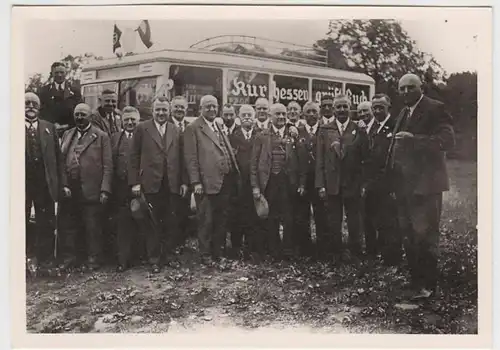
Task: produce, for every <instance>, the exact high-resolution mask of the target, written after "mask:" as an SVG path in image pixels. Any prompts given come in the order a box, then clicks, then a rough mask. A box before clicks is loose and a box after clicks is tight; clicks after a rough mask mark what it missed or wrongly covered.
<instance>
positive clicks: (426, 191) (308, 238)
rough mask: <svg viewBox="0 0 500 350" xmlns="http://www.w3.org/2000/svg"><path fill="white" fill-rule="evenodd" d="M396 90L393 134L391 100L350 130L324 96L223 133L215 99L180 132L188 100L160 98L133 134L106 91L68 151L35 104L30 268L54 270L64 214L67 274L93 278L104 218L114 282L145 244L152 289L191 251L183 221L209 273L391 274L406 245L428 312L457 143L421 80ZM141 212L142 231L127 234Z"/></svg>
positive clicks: (76, 113)
mask: <svg viewBox="0 0 500 350" xmlns="http://www.w3.org/2000/svg"><path fill="white" fill-rule="evenodd" d="M399 89H400V92H401V95H402V96H403V99H404V102H405V105H406V107H405V108H404V109H403V110H402V111H401V113H400V115H399V116H397V117H396V118H395V117H393V116H391V115H390V114H389V108H390V105H391V101H390V99H389V97H388V96H386V95H384V94H376V95H375V96H374V97H373V98H372V100H371V101H370V102H364V103H361V104H360V105H359V106H358V107H357V110H358V116H359V120H358V121H354V120H352V118H351V117H350V110H351V101H350V99H349V98H348V97H347V96H345V95H336V96H328V95H327V96H323V97H322V99H321V103H320V104H317V103H314V102H307V103H306V104H305V105H304V106H303V108H301V106H300V105H299V104H298V103H296V102H292V103H290V104H289V105H288V106H284V105H283V104H280V103H275V104H270V103H269V101H268V100H267V99H265V98H259V99H258V100H257V101H256V103H255V108H254V107H252V106H250V105H242V106H240V108H239V109H238V115H236V111H235V108H234V106H231V105H224V106H222V108H221V119H222V123H219V122H217V120H216V118H217V117H218V115H219V110H220V108H219V103H218V101H217V99H216V98H215V97H214V96H211V95H206V96H203V97H202V98H201V101H200V109H199V110H200V116H199V117H198V118H197V119H196V120H195V121H193V122H192V123H187V122H186V121H185V120H184V117H185V115H186V111H187V106H188V105H187V101H186V99H185V98H184V97H182V96H176V97H174V98H173V99H172V100H171V101H168V100H167V99H166V98H163V97H158V98H156V99H155V100H154V103H153V118H152V119H150V120H146V121H143V122H139V120H140V116H139V112H138V111H137V109H135V108H134V107H131V106H128V107H125V108H124V109H123V111H121V112H117V108H116V105H117V96H116V93H114V92H113V91H104V92H103V93H102V95H101V106H100V107H99V108H98V109H97V110H96V111H94V112H93V111H91V110H90V107H89V106H88V105H86V104H84V103H80V104H78V105H76V107H75V108H74V110H73V122H74V125H75V126H74V127H72V128H70V129H69V130H67V131H66V132H65V133H64V135H63V136H62V141H61V146H59V141H58V138H57V130H56V126H55V124H52V123H51V122H48V121H45V120H42V119H40V118H39V115H40V99H39V98H38V96H37V95H35V94H33V93H27V94H26V98H25V103H26V106H25V120H26V145H27V147H26V210H27V213H28V208H31V205H34V207H35V212H36V228H35V231H36V233H35V234H34V235H31V236H30V237H32V236H34V237H36V239H35V241H34V242H35V243H34V244H31V245H30V247H31V246H33V247H35V248H34V250H33V251H34V253H33V254H34V255H35V256H36V257H37V259H38V260H45V261H47V260H50V258H49V256H50V251H51V249H53V243H51V242H52V241H53V240H51V239H50V237H51V232H52V231H51V230H50V228H51V227H53V226H54V222H53V221H54V220H53V218H54V216H55V214H56V213H55V212H54V209H53V206H52V204H53V203H54V202H57V203H58V204H60V210H59V213H57V217H58V220H59V225H58V226H59V232H60V235H61V237H60V239H59V242H60V243H59V246H60V249H61V251H62V254H63V257H64V259H63V261H64V266H69V265H71V264H74V263H75V262H76V261H77V259H78V257H79V256H80V257H82V258H84V259H85V260H86V262H87V266H88V267H89V268H91V269H94V268H97V267H99V263H100V262H101V258H102V253H103V248H102V243H103V238H105V236H106V235H108V234H109V233H108V232H107V229H106V226H105V225H106V224H105V222H106V218H107V217H108V216H112V217H114V218H115V222H116V225H114V226H113V227H115V228H117V229H116V230H115V232H116V247H117V256H118V265H119V267H118V269H119V270H120V271H123V270H124V269H126V268H127V266H128V265H129V264H130V263H131V261H132V253H134V250H137V249H134V248H136V247H139V246H141V245H140V244H137V242H139V241H138V239H139V237H140V238H141V239H142V240H143V241H144V242H143V243H144V247H145V249H144V252H141V253H142V254H143V256H144V257H145V258H146V259H147V260H148V261H149V264H150V266H151V269H152V271H153V272H155V273H157V272H159V271H160V268H161V264H162V263H163V262H166V263H169V262H170V260H171V259H173V258H174V256H175V254H174V251H175V249H176V248H178V247H179V246H181V245H182V244H183V242H184V241H185V239H186V232H187V231H189V230H188V228H189V227H190V220H189V219H188V216H189V215H190V206H191V207H195V210H196V224H197V226H196V228H195V230H196V232H197V233H196V235H197V238H198V244H199V250H200V253H201V261H202V262H203V263H210V262H211V261H214V260H219V259H220V258H221V257H223V256H224V255H227V256H229V257H237V256H239V254H243V256H244V257H249V258H251V259H253V260H254V261H256V262H258V261H261V260H262V259H266V257H270V258H272V259H282V258H291V257H296V256H306V257H314V258H317V259H320V260H326V261H345V260H347V261H350V260H351V259H360V258H364V257H365V255H367V256H370V257H373V258H375V257H376V256H377V255H378V254H381V257H382V260H383V262H384V263H385V264H388V265H398V264H399V263H400V262H401V260H402V257H403V240H404V250H405V252H406V257H407V259H408V263H409V268H410V272H411V275H412V281H413V283H414V284H413V287H414V288H415V292H416V294H415V296H416V297H423V298H425V297H429V296H430V295H431V294H432V293H433V292H434V291H435V288H436V284H437V275H438V274H437V256H438V255H437V246H438V239H439V220H440V212H441V202H442V192H443V191H446V190H447V189H448V177H447V174H446V165H445V152H446V151H447V150H449V149H450V148H451V147H453V145H454V134H453V128H452V126H451V118H450V116H449V115H448V114H447V113H446V111H445V110H444V107H443V104H442V103H440V102H438V101H435V100H432V99H430V98H428V97H426V96H424V95H423V94H422V91H421V81H420V79H419V78H418V77H417V76H415V75H413V74H407V75H405V76H403V77H402V78H401V80H400V82H399ZM236 118H239V121H240V123H239V124H240V125H237V123H235V120H236ZM28 124H29V125H28ZM33 124H34V125H35V126H33ZM190 198H191V200H190ZM134 199H140V201H139V203H141V205H142V206H144V207H146V208H143V209H145V210H146V211H147V212H148V213H150V220H134V218H133V216H132V214H133V212H132V211H131V201H133V200H134ZM257 203H260V204H259V205H261V204H262V203H266V204H265V205H267V209H268V210H267V215H264V214H262V212H261V211H257V210H256V205H257ZM344 212H345V217H346V224H347V231H348V238H347V242H345V243H344V240H343V235H342V227H343V223H344ZM258 213H259V214H262V215H261V216H259V215H258ZM312 220H313V221H314V223H315V225H314V227H315V231H316V234H315V236H316V240H315V243H313V239H312V236H313V235H312V232H311V231H312V226H313V225H311V222H312ZM79 232H80V233H79ZM138 232H142V235H139V234H138ZM228 233H230V237H231V248H229V247H226V235H227V234H228ZM363 233H364V236H365V237H364V241H365V249H364V252H363V244H362V241H363V240H362V234H363Z"/></svg>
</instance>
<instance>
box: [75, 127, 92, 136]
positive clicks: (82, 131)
mask: <svg viewBox="0 0 500 350" xmlns="http://www.w3.org/2000/svg"><path fill="white" fill-rule="evenodd" d="M91 126H92V124H90V123H89V125H87V126H86V127H85V129H83V130H80V129H78V128H76V132H77V133H78V138H79V139H81V138H82V137H83V136H84V135H85V134H86V133H87V131H89V129H90V127H91Z"/></svg>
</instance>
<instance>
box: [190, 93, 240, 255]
mask: <svg viewBox="0 0 500 350" xmlns="http://www.w3.org/2000/svg"><path fill="white" fill-rule="evenodd" d="M218 110H219V103H218V101H217V99H216V98H215V97H214V96H212V95H205V96H203V97H202V98H201V100H200V116H199V117H198V118H197V119H196V120H195V121H193V122H192V123H191V124H189V125H188V127H187V128H186V131H185V132H184V159H185V162H186V168H187V172H188V174H189V182H190V184H191V187H192V190H193V192H194V194H195V197H196V198H197V204H198V205H197V209H198V241H199V246H200V252H201V254H202V256H201V261H202V263H206V264H209V263H211V262H212V261H213V260H215V261H218V260H219V259H220V258H221V256H222V253H223V249H224V248H225V242H226V235H227V232H228V207H229V203H230V198H231V194H232V193H233V190H234V186H235V184H236V183H238V181H239V168H238V164H237V161H236V158H235V156H234V152H233V149H232V147H231V143H230V141H229V139H228V138H227V136H226V135H225V134H224V133H223V132H222V129H221V126H219V124H218V123H216V122H215V118H216V117H217V113H218Z"/></svg>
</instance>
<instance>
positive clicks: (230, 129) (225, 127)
mask: <svg viewBox="0 0 500 350" xmlns="http://www.w3.org/2000/svg"><path fill="white" fill-rule="evenodd" d="M235 128H236V123H233V125H231V127H230V128H228V127H227V126H226V125H225V124H224V129H226V131H227V133H228V134H231V133H232V132H233V131H234V129H235Z"/></svg>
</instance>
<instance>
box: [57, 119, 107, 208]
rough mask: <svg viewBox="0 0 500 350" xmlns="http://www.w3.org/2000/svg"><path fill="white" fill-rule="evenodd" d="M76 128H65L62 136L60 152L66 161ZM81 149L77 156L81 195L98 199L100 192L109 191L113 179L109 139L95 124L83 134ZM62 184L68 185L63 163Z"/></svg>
mask: <svg viewBox="0 0 500 350" xmlns="http://www.w3.org/2000/svg"><path fill="white" fill-rule="evenodd" d="M75 133H76V128H71V129H69V130H67V131H66V132H65V133H64V134H63V137H62V144H61V152H62V156H63V162H66V159H67V157H68V151H69V148H70V146H71V142H72V140H73V137H76V135H75ZM82 143H83V149H82V152H81V154H80V157H79V163H80V178H81V182H82V193H83V197H84V198H85V199H87V200H89V201H98V200H99V197H100V194H101V192H107V193H111V192H112V190H111V185H112V179H113V158H112V151H111V140H110V139H109V137H108V135H107V134H106V133H104V132H103V131H101V130H99V129H98V128H97V127H95V126H93V125H92V126H91V127H90V129H89V130H88V131H87V132H86V134H85V135H84V136H83V141H82ZM64 168H65V169H64V172H63V176H62V184H63V186H65V187H68V185H69V181H68V173H67V169H66V166H65V163H64Z"/></svg>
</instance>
